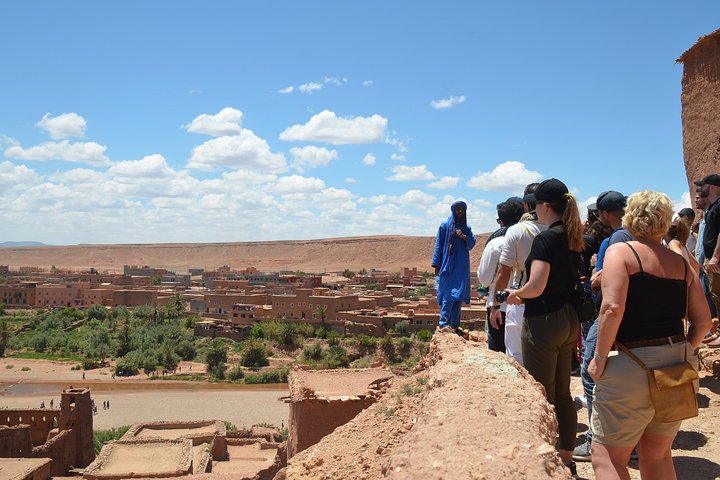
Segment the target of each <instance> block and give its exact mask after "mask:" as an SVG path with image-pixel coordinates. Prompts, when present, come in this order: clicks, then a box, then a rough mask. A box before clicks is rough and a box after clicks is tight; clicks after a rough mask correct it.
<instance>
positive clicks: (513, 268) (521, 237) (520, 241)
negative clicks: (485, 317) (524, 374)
mask: <svg viewBox="0 0 720 480" xmlns="http://www.w3.org/2000/svg"><path fill="white" fill-rule="evenodd" d="M538 185H539V184H538V183H531V184H530V185H528V186H527V187H525V196H524V197H523V204H524V206H525V210H527V211H528V212H529V213H530V214H531V215H532V218H533V220H524V221H522V222H520V223H517V224H515V225H513V226H512V227H510V228H508V230H507V233H505V241H504V242H503V246H502V251H501V253H500V260H499V267H498V274H497V278H496V279H495V290H496V291H498V292H502V291H504V290H505V289H506V288H512V289H517V288H520V287H522V286H523V285H525V283H526V282H527V275H526V274H525V259H527V257H528V255H529V254H530V247H532V242H533V239H534V238H535V237H536V236H537V234H538V233H540V232H542V231H545V230H547V225H543V224H541V223H538V221H537V217H536V216H535V214H534V211H535V195H534V193H535V190H536V189H537V187H538ZM524 314H525V305H508V306H507V309H506V312H505V353H507V354H508V355H509V356H511V357H513V358H514V359H515V360H516V361H517V362H518V363H519V364H520V365H522V364H523V358H522V347H521V342H520V333H521V331H522V324H523V317H524ZM501 321H502V315H501V314H500V311H499V310H493V311H492V314H491V316H490V327H491V328H497V325H498V324H499V322H501Z"/></svg>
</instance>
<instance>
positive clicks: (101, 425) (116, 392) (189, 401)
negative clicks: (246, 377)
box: [0, 381, 288, 429]
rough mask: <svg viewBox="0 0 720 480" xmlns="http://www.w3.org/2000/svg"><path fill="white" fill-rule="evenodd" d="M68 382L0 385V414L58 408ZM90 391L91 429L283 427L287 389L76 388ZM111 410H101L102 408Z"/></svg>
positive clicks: (163, 384) (158, 384)
mask: <svg viewBox="0 0 720 480" xmlns="http://www.w3.org/2000/svg"><path fill="white" fill-rule="evenodd" d="M68 386H70V385H69V384H68V382H46V383H43V382H38V383H34V382H33V383H29V382H20V383H0V408H9V409H18V408H39V407H40V404H41V402H45V406H46V407H48V408H49V406H50V400H53V404H54V407H55V408H58V405H59V400H60V393H61V391H62V389H63V388H67V387H68ZM73 386H74V387H76V388H77V387H85V386H86V387H89V388H90V392H91V395H92V398H93V399H94V400H95V404H96V405H97V415H94V416H93V426H94V428H95V429H106V428H112V427H120V426H123V425H131V424H133V423H137V422H147V421H160V420H164V421H173V420H223V421H229V422H232V423H234V424H235V425H237V426H238V427H243V426H245V427H249V426H251V425H253V424H256V423H271V424H275V425H277V426H282V425H287V419H288V404H287V403H285V402H284V401H283V397H286V396H287V395H288V389H287V385H286V384H276V385H244V384H211V383H202V382H167V381H154V382H140V383H129V382H97V383H94V382H82V381H80V382H77V384H74V385H73ZM106 401H109V402H110V408H109V409H104V408H103V404H104V402H106Z"/></svg>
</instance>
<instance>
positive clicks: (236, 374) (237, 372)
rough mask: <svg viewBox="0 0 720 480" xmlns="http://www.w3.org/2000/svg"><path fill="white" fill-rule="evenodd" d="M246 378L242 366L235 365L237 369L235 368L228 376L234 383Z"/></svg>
mask: <svg viewBox="0 0 720 480" xmlns="http://www.w3.org/2000/svg"><path fill="white" fill-rule="evenodd" d="M244 376H245V372H243V369H242V368H241V367H240V365H235V367H233V369H232V370H230V371H229V372H228V374H227V378H228V380H232V381H233V382H237V381H238V380H242V378H243V377H244Z"/></svg>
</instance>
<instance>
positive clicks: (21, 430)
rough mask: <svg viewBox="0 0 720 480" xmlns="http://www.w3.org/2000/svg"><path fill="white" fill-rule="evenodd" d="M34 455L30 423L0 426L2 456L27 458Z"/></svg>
mask: <svg viewBox="0 0 720 480" xmlns="http://www.w3.org/2000/svg"><path fill="white" fill-rule="evenodd" d="M30 456H32V438H31V436H30V425H25V424H21V425H13V426H12V427H6V426H0V457H2V458H26V457H30Z"/></svg>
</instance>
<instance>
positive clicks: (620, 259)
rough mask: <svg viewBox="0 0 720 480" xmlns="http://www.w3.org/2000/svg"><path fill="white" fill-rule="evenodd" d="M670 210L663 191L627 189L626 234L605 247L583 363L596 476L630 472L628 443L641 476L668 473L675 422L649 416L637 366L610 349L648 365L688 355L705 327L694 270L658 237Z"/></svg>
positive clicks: (660, 477)
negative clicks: (591, 339)
mask: <svg viewBox="0 0 720 480" xmlns="http://www.w3.org/2000/svg"><path fill="white" fill-rule="evenodd" d="M672 214H673V206H672V202H671V201H670V199H669V198H668V196H667V195H665V194H663V193H658V192H653V191H649V190H645V191H642V192H638V193H635V194H633V195H631V196H630V197H629V198H628V204H627V209H626V212H625V216H624V217H623V227H625V229H627V230H628V232H630V234H631V235H632V238H633V241H631V242H626V243H617V244H615V245H612V246H611V247H610V248H608V250H607V253H606V255H605V262H604V266H603V275H602V291H603V301H602V305H601V306H600V321H599V329H598V337H597V346H596V347H595V356H594V358H593V360H592V361H591V362H590V365H589V366H588V372H589V373H590V375H591V376H592V377H593V378H594V379H595V382H596V383H595V400H594V402H593V412H592V419H591V423H592V429H593V439H592V440H593V442H592V462H593V468H594V469H595V475H596V478H597V479H598V480H605V479H616V478H630V475H629V474H628V472H627V467H626V465H627V463H628V461H629V459H630V452H631V451H632V449H633V447H635V445H637V449H638V454H639V456H640V477H641V478H643V479H652V480H665V479H675V478H676V477H675V468H674V467H673V461H672V455H671V448H672V443H673V439H674V438H675V435H676V434H677V432H678V429H679V428H680V424H681V422H680V421H678V422H670V423H667V422H658V421H656V420H655V408H654V407H653V404H652V401H651V399H650V390H649V384H648V379H647V375H646V373H645V370H644V369H643V368H642V367H640V365H638V364H636V363H635V362H634V361H633V360H632V359H631V358H630V357H628V355H626V354H625V353H623V352H617V351H613V350H614V349H613V343H614V342H616V341H617V342H620V343H622V344H623V345H624V346H625V347H627V348H629V349H630V350H632V353H633V354H635V355H636V356H637V357H639V358H640V359H641V360H642V362H643V363H644V364H645V365H646V366H647V367H648V368H658V367H664V366H668V365H675V364H678V363H680V362H682V361H683V360H684V359H685V358H686V356H688V355H692V350H693V349H695V348H697V347H698V346H699V345H700V342H701V340H702V339H703V337H704V336H705V334H706V333H707V331H708V330H709V329H710V310H709V308H708V304H707V302H706V301H705V297H704V293H703V291H702V287H701V286H700V280H699V277H698V276H697V275H695V274H693V273H692V270H691V269H690V267H689V266H688V263H687V262H686V261H684V259H683V257H682V256H681V255H678V254H677V253H675V252H673V251H672V250H669V249H667V248H664V247H663V246H662V244H661V243H660V240H661V239H662V237H663V235H665V233H666V232H667V230H668V226H669V225H670V221H671V218H672ZM686 315H687V319H688V324H689V327H688V329H687V337H686V335H685V327H684V324H683V318H684V317H685V316H686ZM688 350H689V351H690V353H689V354H688ZM691 363H692V362H691Z"/></svg>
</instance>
